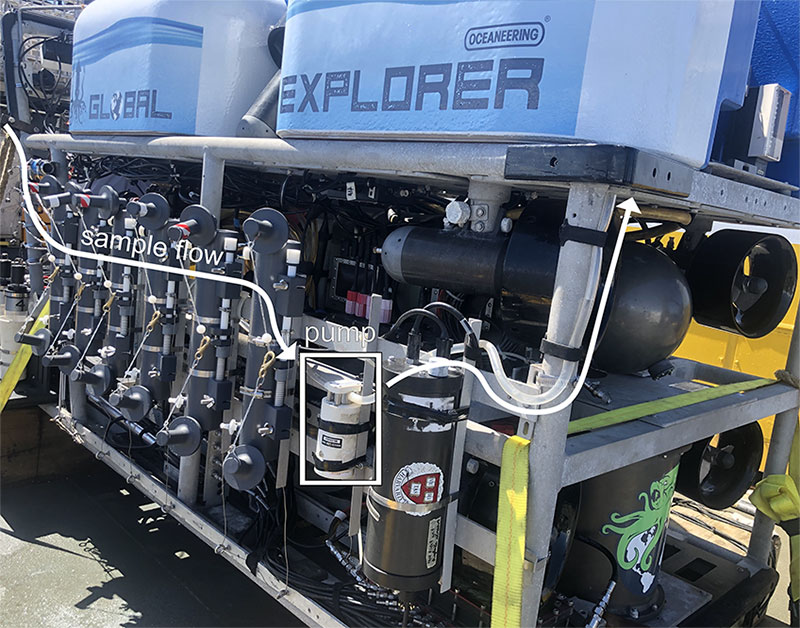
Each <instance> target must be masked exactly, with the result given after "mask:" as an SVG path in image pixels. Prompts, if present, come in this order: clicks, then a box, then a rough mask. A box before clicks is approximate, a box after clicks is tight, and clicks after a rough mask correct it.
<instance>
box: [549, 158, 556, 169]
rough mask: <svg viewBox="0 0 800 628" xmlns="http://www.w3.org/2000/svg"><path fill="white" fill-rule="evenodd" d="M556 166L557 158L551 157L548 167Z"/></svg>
mask: <svg viewBox="0 0 800 628" xmlns="http://www.w3.org/2000/svg"><path fill="white" fill-rule="evenodd" d="M557 165H558V157H552V158H551V159H550V167H551V168H555V167H556V166H557Z"/></svg>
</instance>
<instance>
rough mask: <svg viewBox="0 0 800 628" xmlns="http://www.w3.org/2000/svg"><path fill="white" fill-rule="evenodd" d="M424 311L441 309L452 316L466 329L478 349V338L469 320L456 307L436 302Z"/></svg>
mask: <svg viewBox="0 0 800 628" xmlns="http://www.w3.org/2000/svg"><path fill="white" fill-rule="evenodd" d="M422 309H423V310H428V311H429V310H433V309H441V310H444V311H445V312H447V313H448V314H451V315H452V316H453V317H454V318H455V319H456V320H457V321H458V322H459V324H460V325H461V327H463V328H464V332H465V333H466V334H467V336H468V337H469V339H470V340H471V341H472V342H473V343H474V344H473V346H474V348H476V349H477V348H478V337H477V336H476V335H475V332H474V331H473V330H472V327H470V325H469V321H468V320H467V318H466V317H465V316H464V315H463V314H462V313H461V312H459V311H458V310H457V309H456V308H455V307H453V306H452V305H450V304H449V303H445V302H444V301H434V302H433V303H428V305H426V306H425V307H423V308H422Z"/></svg>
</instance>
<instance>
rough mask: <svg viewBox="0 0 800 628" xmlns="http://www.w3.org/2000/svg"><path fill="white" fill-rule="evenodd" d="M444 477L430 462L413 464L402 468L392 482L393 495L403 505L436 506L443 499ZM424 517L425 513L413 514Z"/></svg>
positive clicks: (413, 513)
mask: <svg viewBox="0 0 800 628" xmlns="http://www.w3.org/2000/svg"><path fill="white" fill-rule="evenodd" d="M443 492H444V475H443V474H442V470H441V469H440V468H439V467H437V466H436V465H435V464H432V463H430V462H412V463H411V464H407V465H406V466H404V467H402V468H401V469H400V470H399V471H398V472H397V474H396V475H395V476H394V479H393V480H392V495H393V497H394V499H395V501H396V502H399V503H401V504H417V505H425V504H434V503H436V502H438V501H441V499H442V493H443ZM409 514H412V515H417V516H422V515H423V514H425V513H421V512H412V513H409Z"/></svg>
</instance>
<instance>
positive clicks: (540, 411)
mask: <svg viewBox="0 0 800 628" xmlns="http://www.w3.org/2000/svg"><path fill="white" fill-rule="evenodd" d="M617 207H619V208H620V209H622V210H624V211H625V214H624V215H623V217H622V223H621V224H620V226H619V233H618V234H617V241H616V242H615V244H614V252H613V253H612V254H611V263H610V264H609V266H608V274H607V275H606V281H605V285H604V286H603V292H602V294H601V295H600V302H599V304H598V307H597V315H596V316H595V319H594V327H593V328H592V335H591V337H590V338H589V346H588V348H587V350H586V357H585V358H584V361H583V369H582V370H581V372H580V375H579V376H578V381H577V382H576V383H575V387H574V388H573V389H572V392H570V394H569V396H568V397H567V398H566V399H564V400H563V401H562V402H560V403H559V404H557V405H555V406H551V407H549V408H530V407H526V406H518V405H513V404H510V403H508V401H506V400H505V399H503V398H501V397H500V396H499V395H498V394H497V393H496V392H495V391H494V390H493V389H492V388H491V387H490V386H489V382H488V381H486V378H485V377H484V376H483V374H482V373H481V372H480V370H479V369H477V368H476V367H474V366H472V365H471V364H467V363H465V362H459V361H457V360H447V359H444V358H434V359H432V360H431V361H430V362H426V363H425V364H420V365H418V366H414V367H412V368H410V369H408V370H407V371H404V372H403V373H401V374H400V375H397V376H396V377H393V378H392V379H390V380H389V381H388V382H386V386H387V387H389V388H391V387H392V386H394V385H395V384H397V383H398V382H401V381H403V380H404V379H406V378H407V377H411V376H412V375H414V374H416V373H420V372H422V371H430V370H432V369H435V368H440V367H442V366H450V367H453V368H457V369H465V370H467V371H469V372H470V373H472V374H473V375H474V376H475V378H476V379H477V380H478V382H479V383H480V385H481V386H483V388H484V390H485V391H486V394H487V395H489V397H490V398H491V399H492V401H494V402H495V403H496V404H497V405H498V406H500V407H501V408H503V409H504V410H508V411H510V412H514V413H515V414H519V415H522V416H541V415H545V414H555V413H556V412H560V411H561V410H563V409H564V408H567V407H569V406H570V404H571V403H572V402H573V401H575V398H576V397H577V396H578V394H579V393H580V392H581V389H582V388H583V382H584V381H586V376H587V374H588V373H589V366H590V365H591V362H592V356H593V355H594V350H595V347H596V345H597V339H598V337H599V336H600V327H601V326H602V322H603V316H604V313H605V309H606V305H607V304H608V297H609V295H610V294H611V284H612V282H613V279H614V274H615V273H616V270H617V262H618V261H619V256H620V252H621V251H622V244H623V242H624V240H625V232H626V231H627V230H628V222H629V221H630V217H631V214H632V213H635V214H639V213H641V212H640V210H639V206H638V205H637V204H636V201H635V200H633V198H629V199H628V200H626V201H623V202H622V203H620V204H619V205H617Z"/></svg>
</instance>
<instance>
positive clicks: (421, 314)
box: [383, 307, 450, 338]
mask: <svg viewBox="0 0 800 628" xmlns="http://www.w3.org/2000/svg"><path fill="white" fill-rule="evenodd" d="M410 318H415V319H422V318H425V319H427V320H430V321H432V322H434V323H436V326H437V327H438V328H439V337H440V338H449V337H450V334H448V333H447V327H445V326H444V323H443V322H442V319H441V318H439V317H438V316H436V314H434V313H433V312H429V311H428V310H425V309H423V308H421V307H415V308H414V309H411V310H408V311H407V312H404V313H403V314H401V315H400V318H398V319H397V321H396V322H395V324H394V325H392V328H391V329H390V330H389V331H388V332H386V333H385V334H384V336H383V337H384V338H388V337H390V336H391V335H392V334H395V333H397V330H398V329H400V326H401V325H402V324H403V323H405V322H406V321H407V320H408V319H410ZM417 328H418V320H417V321H415V322H414V330H415V331H416V329H417Z"/></svg>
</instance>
